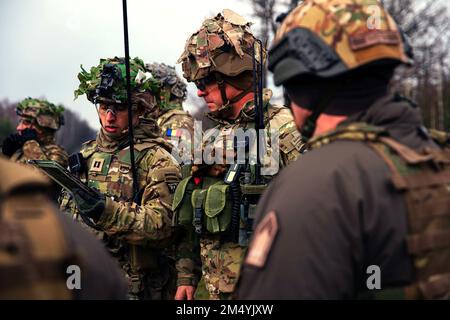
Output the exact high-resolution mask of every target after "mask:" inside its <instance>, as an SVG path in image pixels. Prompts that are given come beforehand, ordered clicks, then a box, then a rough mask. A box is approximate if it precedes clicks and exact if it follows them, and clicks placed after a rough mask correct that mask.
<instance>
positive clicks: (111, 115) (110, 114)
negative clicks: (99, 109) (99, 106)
mask: <svg viewBox="0 0 450 320" xmlns="http://www.w3.org/2000/svg"><path fill="white" fill-rule="evenodd" d="M115 120H116V114H115V113H114V112H113V111H112V110H108V112H107V113H106V121H115Z"/></svg>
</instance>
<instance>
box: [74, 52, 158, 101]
mask: <svg viewBox="0 0 450 320" xmlns="http://www.w3.org/2000/svg"><path fill="white" fill-rule="evenodd" d="M130 77H131V90H132V93H133V95H132V104H133V109H137V108H138V107H143V108H144V109H145V108H151V106H152V105H154V104H155V99H156V98H157V97H159V87H160V84H159V82H158V81H157V80H156V79H154V78H153V77H152V75H151V74H150V72H148V71H147V70H146V68H145V65H144V62H143V61H142V60H141V59H139V58H137V57H136V58H134V59H130ZM78 80H79V81H80V85H79V87H78V89H77V90H75V99H76V98H78V96H80V95H83V94H86V97H87V98H88V100H89V101H91V102H92V103H95V104H97V103H102V102H106V103H117V104H124V103H126V102H127V84H126V67H125V59H124V58H118V57H114V58H108V59H100V64H99V65H98V66H97V67H92V68H91V69H90V72H88V71H86V70H85V69H84V68H83V66H81V72H80V73H78Z"/></svg>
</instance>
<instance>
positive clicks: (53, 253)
mask: <svg viewBox="0 0 450 320" xmlns="http://www.w3.org/2000/svg"><path fill="white" fill-rule="evenodd" d="M0 174H1V177H2V179H1V180H0V199H1V200H0V230H1V231H0V299H27V300H29V299H39V300H41V299H125V298H126V284H125V281H124V280H123V277H122V274H121V272H120V269H119V268H118V267H117V266H116V265H115V263H114V260H113V259H111V257H110V256H109V255H108V253H107V252H106V250H105V249H104V248H103V246H102V245H101V243H99V242H98V240H96V239H95V238H94V237H93V236H92V235H90V234H89V233H88V232H87V231H85V230H83V228H81V227H80V226H78V225H76V224H75V223H74V222H72V221H70V219H69V218H68V217H65V216H63V215H62V214H61V213H59V212H58V211H57V209H56V208H55V207H54V206H53V204H52V203H51V202H50V201H49V198H48V192H49V191H50V188H49V187H50V184H49V182H48V181H47V180H46V179H45V178H44V177H43V176H41V175H40V174H38V173H37V172H36V170H32V169H31V168H29V167H27V166H24V165H22V164H18V163H12V162H11V161H7V160H6V159H4V158H3V157H0ZM77 272H78V275H79V279H76V278H75V277H76V276H77V274H76V273H77ZM71 277H74V278H73V281H72V280H71V279H70V278H71Z"/></svg>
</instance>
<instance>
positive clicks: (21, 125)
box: [16, 118, 42, 135]
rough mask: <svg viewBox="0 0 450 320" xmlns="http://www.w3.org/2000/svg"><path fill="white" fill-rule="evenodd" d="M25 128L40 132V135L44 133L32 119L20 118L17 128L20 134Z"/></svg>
mask: <svg viewBox="0 0 450 320" xmlns="http://www.w3.org/2000/svg"><path fill="white" fill-rule="evenodd" d="M25 129H33V130H35V131H36V132H37V133H38V135H39V134H41V133H42V131H41V130H39V128H37V127H36V126H35V125H34V123H33V122H32V121H30V120H28V119H27V118H20V120H19V124H18V125H17V127H16V130H17V132H18V133H19V134H22V132H23V131H24V130H25Z"/></svg>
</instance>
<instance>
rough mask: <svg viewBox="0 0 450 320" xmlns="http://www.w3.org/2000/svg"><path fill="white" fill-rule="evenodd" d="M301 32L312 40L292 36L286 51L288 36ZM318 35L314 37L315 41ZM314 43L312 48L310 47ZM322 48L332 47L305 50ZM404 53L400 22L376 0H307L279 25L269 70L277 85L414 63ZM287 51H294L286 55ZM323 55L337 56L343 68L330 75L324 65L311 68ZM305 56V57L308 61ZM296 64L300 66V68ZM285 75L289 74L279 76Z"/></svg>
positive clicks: (271, 52)
mask: <svg viewBox="0 0 450 320" xmlns="http://www.w3.org/2000/svg"><path fill="white" fill-rule="evenodd" d="M300 30H303V31H305V32H304V33H303V34H309V36H308V37H304V38H303V39H301V37H297V38H296V39H294V38H293V39H292V40H293V41H294V42H295V44H292V45H291V46H290V48H285V49H283V48H282V46H283V44H287V42H289V41H288V36H289V34H292V35H293V34H295V33H296V32H298V33H299V34H300V33H301V31H300ZM314 36H315V39H312V38H313V37H314ZM313 41H314V43H313V45H309V44H311V43H312V42H313ZM319 44H323V46H325V47H328V48H329V49H328V50H330V52H325V51H327V50H324V49H322V48H321V49H318V51H319V52H314V53H313V54H312V56H311V57H308V52H307V51H308V50H309V49H311V50H312V51H314V49H315V48H314V47H317V46H318V45H319ZM308 45H309V46H308ZM314 45H315V46H314ZM287 47H289V46H287ZM312 47H313V48H312ZM277 48H278V49H280V50H276V49H277ZM405 49H407V48H406V47H405V42H404V39H403V38H402V34H401V32H400V30H399V28H398V26H397V24H396V23H395V21H394V20H393V18H392V17H391V16H390V15H389V13H387V12H386V11H385V9H384V7H383V6H382V4H381V3H380V2H379V1H378V0H326V1H325V0H305V1H304V2H302V3H301V4H300V5H299V6H297V7H296V8H295V9H294V10H292V11H291V12H290V13H289V14H288V15H287V16H286V18H285V19H284V20H283V22H282V24H281V25H280V27H279V29H278V31H277V34H276V36H275V40H274V45H273V47H272V49H271V51H270V57H269V69H271V70H273V71H274V74H275V82H276V84H277V85H278V84H280V83H283V82H285V81H287V80H288V78H289V77H294V76H297V75H299V74H305V73H312V74H315V75H318V76H321V77H328V76H335V75H337V74H339V73H343V72H347V71H348V70H351V69H354V68H357V67H359V66H362V65H365V64H368V63H371V62H374V61H378V60H384V59H389V60H391V61H396V62H398V63H405V64H410V63H411V59H410V57H409V56H408V54H407V52H406V51H407V50H405ZM292 50H294V51H295V53H292V52H291V51H292ZM287 51H289V52H290V53H288V54H286V52H287ZM316 51H317V50H316ZM320 55H326V56H327V57H329V56H331V58H333V56H336V59H337V60H338V62H339V63H338V64H340V65H341V66H342V67H341V68H339V69H336V72H331V73H330V72H329V73H328V74H327V70H323V69H322V70H321V69H320V67H319V68H314V67H313V68H312V69H311V67H310V66H309V65H311V64H313V63H314V59H315V57H320ZM305 56H307V57H306V58H307V59H304V58H305ZM295 60H296V61H299V62H301V65H300V64H296V63H295ZM303 60H305V61H303ZM308 62H309V63H308ZM289 63H290V64H289ZM277 65H278V66H277ZM334 66H335V67H336V64H334ZM276 69H278V72H277V70H276ZM296 69H298V71H296ZM300 69H302V70H300ZM326 69H328V68H326ZM282 72H283V73H287V74H289V75H285V76H283V75H281V76H280V73H282ZM277 73H278V74H277Z"/></svg>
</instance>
